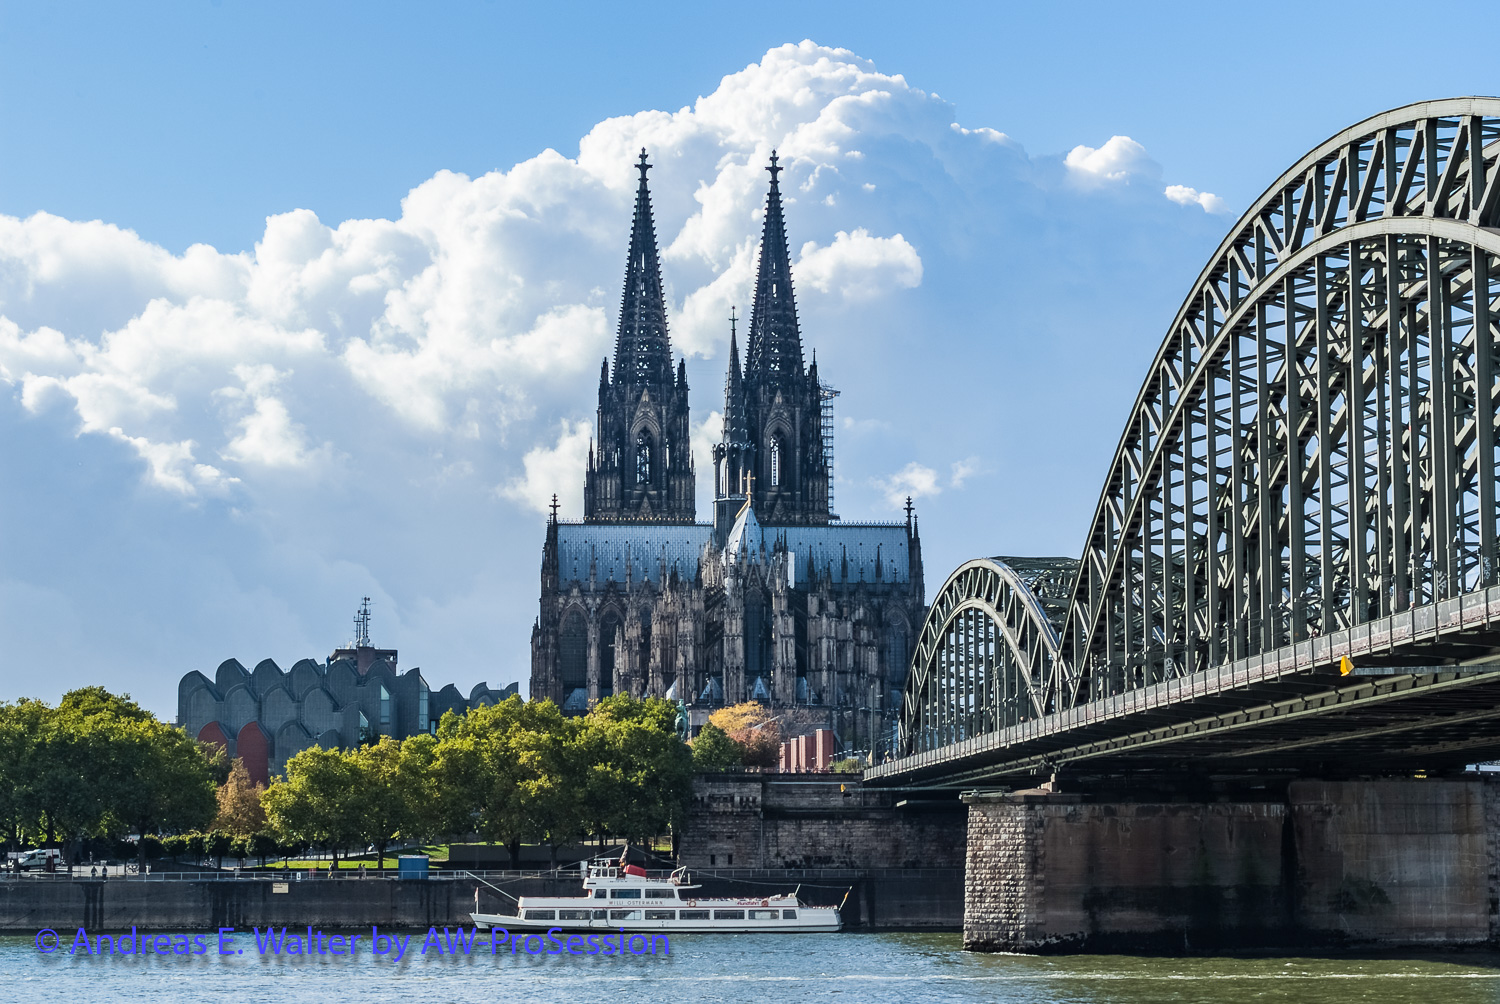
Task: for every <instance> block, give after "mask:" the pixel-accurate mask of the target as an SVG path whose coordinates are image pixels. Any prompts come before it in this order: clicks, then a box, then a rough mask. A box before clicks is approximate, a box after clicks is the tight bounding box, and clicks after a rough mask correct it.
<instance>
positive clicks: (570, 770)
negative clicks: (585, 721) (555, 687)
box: [510, 701, 588, 868]
mask: <svg viewBox="0 0 1500 1004" xmlns="http://www.w3.org/2000/svg"><path fill="white" fill-rule="evenodd" d="M538 710H539V712H540V714H538V715H536V716H534V717H533V718H532V720H531V721H530V722H529V723H527V725H526V726H524V727H520V728H516V729H513V730H512V731H511V733H510V746H511V750H512V752H513V753H514V754H515V757H516V765H517V768H518V782H517V783H518V789H519V790H518V793H517V794H518V800H519V813H520V817H521V828H522V830H523V832H524V833H525V834H526V835H527V836H528V837H529V838H530V839H532V840H535V841H537V842H538V843H543V844H546V845H547V846H548V848H549V849H550V850H551V857H552V867H553V868H556V867H557V851H558V848H559V847H561V846H562V845H564V844H568V843H572V842H573V841H575V840H578V839H579V838H580V837H582V836H583V833H584V821H583V799H584V796H585V788H586V774H585V769H586V758H587V756H588V745H587V744H586V743H583V742H580V736H581V734H582V731H583V730H582V729H581V728H580V726H579V724H578V721H579V720H578V719H573V718H564V717H563V716H562V714H561V713H560V712H558V711H557V707H556V705H554V704H552V703H551V702H550V701H549V702H547V703H546V706H545V707H544V708H540V709H538Z"/></svg>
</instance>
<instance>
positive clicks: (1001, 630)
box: [871, 98, 1500, 780]
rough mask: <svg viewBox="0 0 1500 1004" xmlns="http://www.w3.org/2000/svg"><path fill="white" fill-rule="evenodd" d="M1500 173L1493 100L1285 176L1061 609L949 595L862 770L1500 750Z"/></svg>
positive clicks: (1222, 258) (1253, 213) (968, 581)
mask: <svg viewBox="0 0 1500 1004" xmlns="http://www.w3.org/2000/svg"><path fill="white" fill-rule="evenodd" d="M1497 155H1500V99H1494V98H1465V99H1453V100H1446V101H1434V102H1426V103H1422V104H1416V105H1410V106H1407V107H1404V108H1399V109H1396V110H1394V111H1390V112H1387V113H1385V114H1382V115H1378V116H1375V117H1374V118H1371V119H1368V120H1366V121H1364V122H1361V123H1359V124H1358V125H1356V126H1353V127H1352V128H1349V129H1346V130H1345V131H1343V132H1341V133H1339V134H1338V135H1336V136H1334V137H1332V138H1331V139H1329V140H1327V141H1326V142H1324V143H1322V144H1321V145H1319V146H1318V147H1317V148H1316V149H1314V150H1312V151H1311V152H1310V153H1308V154H1307V155H1306V156H1304V157H1303V158H1302V159H1301V160H1299V161H1298V162H1297V163H1296V164H1295V165H1294V166H1293V167H1292V168H1291V169H1289V170H1288V171H1287V172H1286V173H1285V174H1283V175H1282V176H1281V177H1280V178H1279V179H1277V181H1276V182H1275V184H1273V185H1272V186H1271V187H1270V188H1269V189H1267V190H1266V192H1265V193H1264V194H1263V195H1262V196H1261V197H1260V198H1259V199H1258V200H1257V201H1256V202H1255V204H1254V205H1253V206H1252V207H1251V208H1250V209H1249V211H1248V212H1246V213H1245V214H1244V216H1242V217H1241V218H1240V219H1239V221H1238V222H1237V223H1236V224H1235V225H1234V228H1233V229H1232V230H1231V231H1230V233H1229V234H1228V236H1226V237H1225V238H1224V240H1223V242H1222V243H1221V244H1220V245H1219V247H1218V249H1217V250H1216V251H1215V252H1214V254H1213V257H1212V258H1211V259H1210V260H1209V262H1208V264H1207V266H1205V268H1204V269H1203V271H1202V272H1201V274H1200V275H1199V276H1198V279H1197V281H1196V282H1195V283H1194V285H1193V287H1192V289H1191V291H1190V292H1189V293H1188V295H1187V298H1186V300H1185V301H1184V303H1183V305H1182V307H1181V309H1180V310H1179V311H1178V312H1177V316H1176V317H1175V318H1174V319H1173V321H1172V323H1171V325H1170V327H1169V328H1168V330H1167V334H1166V338H1165V340H1164V341H1163V343H1162V345H1161V348H1160V349H1159V350H1158V351H1157V354H1156V357H1155V359H1154V360H1153V361H1152V363H1151V366H1150V369H1149V371H1148V373H1147V376H1146V379H1145V382H1144V384H1143V385H1142V387H1141V390H1140V393H1139V394H1138V396H1137V398H1136V401H1135V405H1134V407H1133V409H1132V411H1131V414H1130V418H1129V420H1128V422H1127V423H1126V426H1125V429H1124V432H1123V433H1122V435H1121V437H1120V441H1119V446H1118V448H1117V449H1116V452H1115V456H1114V459H1113V461H1112V462H1111V464H1110V468H1109V471H1108V475H1107V477H1106V479H1105V482H1104V486H1103V489H1102V491H1101V493H1100V497H1099V503H1098V506H1097V509H1096V511H1095V514H1094V518H1093V522H1092V524H1091V526H1090V528H1089V532H1088V536H1087V540H1086V546H1085V550H1084V554H1083V557H1082V559H1081V560H1080V561H1078V562H1068V561H1067V559H1052V566H1051V568H1052V574H1053V576H1054V579H1055V577H1056V575H1057V572H1058V569H1060V568H1061V567H1062V566H1063V565H1064V564H1070V565H1072V566H1073V568H1072V570H1071V571H1072V574H1071V575H1070V576H1067V579H1068V581H1067V582H1066V584H1065V585H1064V586H1063V588H1062V590H1061V593H1060V594H1056V595H1061V596H1062V597H1063V601H1062V603H1060V604H1057V605H1055V606H1053V607H1051V608H1050V609H1049V606H1048V600H1049V597H1050V595H1053V594H1049V593H1048V589H1049V588H1054V587H1055V585H1056V584H1055V582H1054V583H1044V584H1043V587H1042V588H1041V589H1037V588H1034V586H1035V584H1036V577H1035V576H1028V575H1027V570H1026V569H1024V568H1022V567H1020V566H1019V565H1018V563H1017V560H1016V559H981V560H977V561H971V562H968V563H966V564H965V565H963V566H962V567H960V568H959V569H958V570H957V571H956V572H954V573H953V575H952V576H950V578H949V579H948V581H947V582H946V583H945V584H944V585H943V587H942V589H941V590H940V592H939V593H938V595H937V597H936V598H935V600H934V602H933V605H932V608H931V611H930V613H929V615H928V617H927V620H926V622H925V623H924V625H923V628H922V632H921V635H920V641H919V644H918V646H917V648H916V652H915V655H914V658H913V664H912V669H911V672H910V673H909V674H908V680H907V684H906V691H905V695H904V700H903V710H902V722H901V732H900V748H901V752H902V754H903V755H902V757H901V759H899V760H897V761H895V762H894V763H891V764H889V765H885V766H882V767H880V768H877V769H875V770H873V771H872V772H871V776H872V777H882V776H889V777H892V778H897V777H906V778H911V777H914V776H918V775H923V774H925V775H928V776H933V777H937V776H943V777H947V778H951V779H957V780H962V779H970V780H972V779H981V778H984V777H990V776H1003V775H1006V774H1024V773H1031V774H1039V773H1044V772H1046V771H1049V770H1053V769H1056V768H1058V767H1059V766H1061V765H1064V764H1070V763H1081V762H1084V761H1089V760H1101V758H1102V762H1109V763H1116V764H1120V765H1128V764H1130V763H1151V762H1162V758H1181V757H1186V756H1194V757H1205V758H1208V759H1213V758H1219V759H1228V760H1237V762H1241V763H1244V764H1249V763H1252V762H1254V763H1273V764H1274V763H1284V764H1293V763H1296V762H1305V761H1306V760H1307V759H1308V758H1314V759H1317V760H1318V762H1322V763H1327V762H1329V761H1332V760H1344V761H1359V762H1362V763H1365V764H1370V763H1376V762H1390V763H1398V762H1399V763H1403V764H1405V763H1419V764H1432V765H1435V766H1441V765H1443V764H1450V763H1453V762H1457V763H1459V764H1460V765H1461V764H1462V763H1464V762H1474V760H1475V759H1479V758H1482V757H1487V756H1492V755H1493V756H1500V731H1497V728H1496V724H1495V723H1496V721H1497V720H1500V673H1497V672H1494V671H1493V670H1497V669H1500V657H1492V653H1494V652H1496V651H1500V589H1497V588H1496V583H1497V557H1500V555H1497V542H1496V532H1497V526H1496V522H1497V521H1496V517H1497V510H1496V491H1497V473H1500V469H1497V426H1496V422H1497V417H1496V398H1497V392H1500V385H1497V376H1500V374H1497V366H1496V349H1497V338H1500V329H1497V316H1496V315H1497V314H1500V230H1497V229H1495V228H1496V227H1497V226H1500V156H1497ZM1032 560H1035V559H1032ZM1486 659H1490V662H1488V663H1487V662H1486V661H1485V660H1486ZM1345 660H1348V661H1345ZM1464 664H1468V665H1464ZM1492 664H1493V665H1492ZM1351 665H1352V666H1353V667H1354V670H1355V671H1354V673H1352V674H1350V673H1349V672H1348V670H1349V669H1350V668H1351ZM1340 666H1342V668H1343V669H1344V671H1345V673H1344V675H1340V673H1339V671H1338V667H1340ZM1381 737H1384V738H1381ZM1297 751H1300V752H1297ZM1153 758H1156V759H1153ZM1381 758H1385V759H1384V760H1382V759H1381Z"/></svg>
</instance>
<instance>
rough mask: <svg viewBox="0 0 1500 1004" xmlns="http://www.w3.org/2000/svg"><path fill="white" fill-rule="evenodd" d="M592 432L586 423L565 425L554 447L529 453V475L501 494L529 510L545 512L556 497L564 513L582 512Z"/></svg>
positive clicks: (512, 482)
mask: <svg viewBox="0 0 1500 1004" xmlns="http://www.w3.org/2000/svg"><path fill="white" fill-rule="evenodd" d="M592 434H593V432H592V429H591V428H590V427H589V423H587V422H563V423H562V426H561V428H560V429H559V430H558V435H557V441H556V442H555V443H554V444H553V445H552V446H537V447H534V448H532V449H530V450H528V451H527V452H526V456H525V457H524V458H522V465H523V466H524V467H525V470H526V473H525V475H524V476H522V477H519V478H512V479H511V480H510V481H508V482H506V483H505V484H503V485H501V486H500V488H499V493H500V494H501V495H502V496H503V497H505V498H508V499H510V500H512V501H513V502H518V503H520V504H521V505H524V506H526V507H527V508H529V509H534V510H536V511H537V512H541V513H546V512H550V511H551V509H552V496H553V495H554V494H555V495H556V496H557V501H558V504H559V505H560V506H561V507H562V511H563V512H565V513H568V512H580V511H581V510H582V509H583V470H584V467H585V466H586V465H587V462H588V455H589V440H590V438H591V436H592Z"/></svg>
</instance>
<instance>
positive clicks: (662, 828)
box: [582, 695, 693, 840]
mask: <svg viewBox="0 0 1500 1004" xmlns="http://www.w3.org/2000/svg"><path fill="white" fill-rule="evenodd" d="M676 718H677V708H676V705H675V704H673V703H672V702H671V701H667V700H663V699H661V698H648V699H646V700H644V701H637V700H634V699H633V698H631V697H629V696H628V695H616V696H614V697H609V698H606V699H604V700H602V701H600V702H599V703H598V704H597V705H596V706H595V707H594V709H593V710H592V711H591V712H590V713H589V714H588V716H587V717H586V718H585V719H584V736H583V739H582V742H583V744H584V746H585V761H584V762H585V763H586V764H587V765H588V769H587V781H586V793H587V803H586V804H587V805H588V807H589V808H590V809H591V810H593V811H594V814H595V819H594V831H595V833H596V834H597V835H599V836H601V837H602V836H603V835H604V833H610V834H613V835H615V836H621V837H625V838H627V839H635V840H643V839H645V838H647V837H652V836H655V835H657V834H659V833H665V832H667V831H668V830H669V829H672V828H675V827H677V826H679V825H681V822H682V819H683V816H684V815H685V814H686V811H687V805H688V800H689V799H690V798H691V796H692V774H693V755H692V753H691V751H690V750H689V749H688V747H687V746H685V745H683V743H682V742H681V740H679V739H678V738H677V733H676Z"/></svg>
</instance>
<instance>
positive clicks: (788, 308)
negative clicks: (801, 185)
mask: <svg viewBox="0 0 1500 1004" xmlns="http://www.w3.org/2000/svg"><path fill="white" fill-rule="evenodd" d="M776 161H777V157H776V151H775V150H772V151H771V165H770V166H769V167H767V168H766V170H767V171H769V172H771V190H770V192H769V193H768V194H767V195H766V219H765V226H764V229H763V230H762V231H761V239H760V270H759V272H758V274H757V275H756V277H755V304H754V306H753V307H752V308H751V313H750V341H749V344H748V346H747V348H746V351H745V362H746V368H747V369H748V370H749V372H750V373H751V374H754V375H756V376H759V377H762V378H764V379H768V380H769V381H771V382H772V383H774V384H783V383H785V382H787V381H789V380H790V379H791V378H792V377H800V376H802V375H803V374H802V335H801V332H799V331H798V329H797V301H796V299H795V297H794V296H793V295H792V265H791V259H790V256H789V255H788V254H787V246H786V222H785V220H784V219H783V218H782V215H781V185H780V181H779V179H778V177H777V176H778V175H779V174H780V173H781V171H782V170H783V168H781V166H780V165H778V164H777V162H776Z"/></svg>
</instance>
